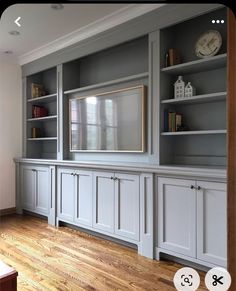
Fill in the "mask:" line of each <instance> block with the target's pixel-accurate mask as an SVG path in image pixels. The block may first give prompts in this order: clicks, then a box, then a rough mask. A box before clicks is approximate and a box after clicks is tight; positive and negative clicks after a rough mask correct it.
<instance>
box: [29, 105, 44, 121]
mask: <svg viewBox="0 0 236 291" xmlns="http://www.w3.org/2000/svg"><path fill="white" fill-rule="evenodd" d="M47 115H48V110H47V109H46V108H45V107H43V106H38V105H33V106H32V118H39V117H45V116H47Z"/></svg>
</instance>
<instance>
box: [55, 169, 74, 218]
mask: <svg viewBox="0 0 236 291" xmlns="http://www.w3.org/2000/svg"><path fill="white" fill-rule="evenodd" d="M57 191H58V193H57V194H58V217H59V218H62V219H65V220H66V221H73V219H74V208H75V207H74V205H75V204H74V199H75V172H74V171H73V170H72V169H62V168H61V169H59V170H58V186H57Z"/></svg>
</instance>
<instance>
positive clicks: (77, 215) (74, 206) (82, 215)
mask: <svg viewBox="0 0 236 291" xmlns="http://www.w3.org/2000/svg"><path fill="white" fill-rule="evenodd" d="M57 189H58V190H57V191H58V211H57V212H58V214H57V215H58V218H59V219H61V220H65V221H68V222H75V223H76V224H78V225H82V226H83V225H88V226H91V225H92V173H91V172H89V171H80V170H75V169H71V168H59V169H58V187H57Z"/></svg>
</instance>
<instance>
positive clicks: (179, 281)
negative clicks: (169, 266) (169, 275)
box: [174, 267, 200, 291]
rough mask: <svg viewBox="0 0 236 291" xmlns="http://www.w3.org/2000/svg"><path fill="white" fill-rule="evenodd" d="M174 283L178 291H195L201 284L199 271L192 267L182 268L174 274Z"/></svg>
mask: <svg viewBox="0 0 236 291" xmlns="http://www.w3.org/2000/svg"><path fill="white" fill-rule="evenodd" d="M174 285H175V288H176V289H177V290H178V291H192V290H193V291H195V290H197V288H198V287H199V285H200V277H199V275H198V272H197V271H195V270H194V269H192V268H188V267H185V268H181V269H179V270H178V271H177V272H176V273H175V276H174Z"/></svg>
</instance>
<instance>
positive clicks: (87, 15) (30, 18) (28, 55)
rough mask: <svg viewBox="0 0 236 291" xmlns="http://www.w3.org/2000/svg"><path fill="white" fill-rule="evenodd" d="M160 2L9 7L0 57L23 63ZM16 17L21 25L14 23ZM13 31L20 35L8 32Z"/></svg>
mask: <svg viewBox="0 0 236 291" xmlns="http://www.w3.org/2000/svg"><path fill="white" fill-rule="evenodd" d="M162 5H163V4H162ZM162 5H160V4H152V5H151V4H127V3H126V4H125V3H123V4H63V6H64V8H63V9H62V10H53V9H52V8H51V4H16V5H13V6H10V7H8V8H7V9H6V10H5V11H4V12H3V14H2V16H1V20H0V59H5V60H8V59H9V60H10V59H11V60H12V59H15V60H18V62H19V63H21V64H23V63H26V62H29V61H32V60H34V59H36V58H38V57H41V56H43V55H45V54H47V53H50V52H53V51H56V50H58V49H60V48H63V47H65V46H67V45H70V44H73V43H74V42H77V41H78V40H80V39H82V38H83V39H84V38H86V37H89V36H91V35H92V34H95V33H98V32H101V31H104V30H106V29H108V28H110V27H112V25H113V26H114V25H117V24H119V23H120V22H122V21H123V22H124V21H127V20H129V19H131V18H133V17H137V16H139V15H141V14H143V13H146V12H149V11H151V10H153V9H156V8H157V7H158V6H162ZM134 12H135V13H134ZM18 17H21V19H20V21H19V22H20V24H21V27H18V26H17V25H16V24H15V22H14V21H15V20H16V19H17V18H18ZM106 22H107V23H106ZM105 23H106V24H107V25H104V24H105ZM13 30H17V31H19V32H20V35H17V36H13V35H10V34H9V32H10V31H13ZM85 32H86V33H85ZM88 32H89V33H88ZM75 36H76V37H75ZM6 51H11V52H12V53H8V54H6V53H5V52H6Z"/></svg>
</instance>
